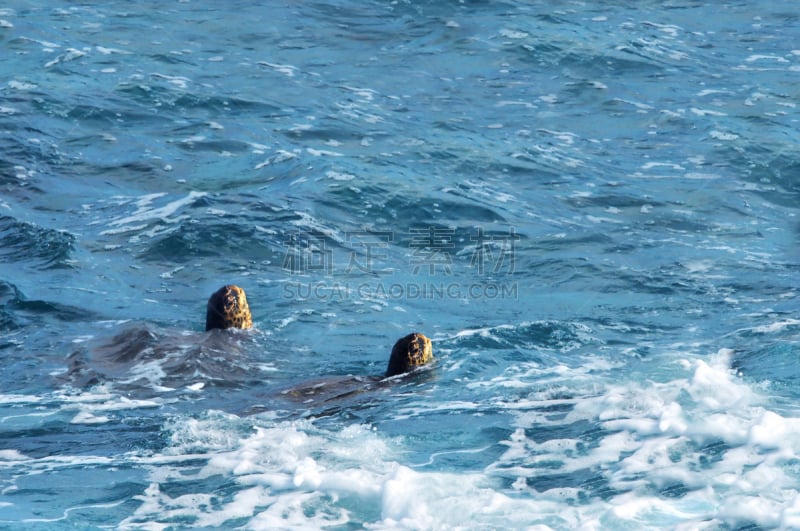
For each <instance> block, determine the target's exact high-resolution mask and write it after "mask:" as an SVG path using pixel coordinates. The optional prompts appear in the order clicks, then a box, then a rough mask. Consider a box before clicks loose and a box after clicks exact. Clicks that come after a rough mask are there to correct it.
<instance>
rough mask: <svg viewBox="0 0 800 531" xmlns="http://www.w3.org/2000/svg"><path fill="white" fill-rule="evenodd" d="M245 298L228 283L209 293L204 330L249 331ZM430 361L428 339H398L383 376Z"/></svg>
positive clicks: (415, 336) (410, 336)
mask: <svg viewBox="0 0 800 531" xmlns="http://www.w3.org/2000/svg"><path fill="white" fill-rule="evenodd" d="M252 326H253V317H252V316H251V315H250V307H249V306H248V305H247V296H246V295H245V293H244V290H243V289H242V288H240V287H239V286H235V285H233V284H228V285H226V286H222V287H221V288H219V289H218V290H217V291H215V292H214V293H212V294H211V297H209V298H208V306H207V307H206V331H209V330H213V329H215V328H222V329H225V328H243V329H247V328H252ZM431 360H433V349H432V347H431V340H430V339H428V338H427V337H425V335H424V334H420V333H419V332H412V333H411V334H408V335H407V336H405V337H401V338H400V339H398V340H397V342H396V343H395V344H394V347H392V353H391V355H390V356H389V366H388V367H387V369H386V377H387V378H388V377H390V376H397V375H398V374H404V373H407V372H409V371H411V370H413V369H415V368H417V367H421V366H423V365H427V364H428V363H430V362H431Z"/></svg>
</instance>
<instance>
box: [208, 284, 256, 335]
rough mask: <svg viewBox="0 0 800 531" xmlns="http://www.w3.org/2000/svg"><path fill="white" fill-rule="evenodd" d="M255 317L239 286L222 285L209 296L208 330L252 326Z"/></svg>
mask: <svg viewBox="0 0 800 531" xmlns="http://www.w3.org/2000/svg"><path fill="white" fill-rule="evenodd" d="M252 326H253V317H252V316H251V315H250V307H249V306H248V305H247V297H246V296H245V294H244V290H243V289H242V288H240V287H239V286H234V285H232V284H231V285H228V286H222V287H221V288H220V289H218V290H217V291H215V292H214V293H213V294H212V295H211V297H209V298H208V307H207V308H206V331H208V330H211V329H213V328H251V327H252Z"/></svg>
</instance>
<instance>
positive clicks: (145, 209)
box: [100, 191, 206, 235]
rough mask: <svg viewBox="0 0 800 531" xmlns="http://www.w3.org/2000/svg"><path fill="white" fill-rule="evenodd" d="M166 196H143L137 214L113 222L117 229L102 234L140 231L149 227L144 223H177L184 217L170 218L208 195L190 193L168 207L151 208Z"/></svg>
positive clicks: (157, 194) (111, 222) (160, 194)
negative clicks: (157, 221)
mask: <svg viewBox="0 0 800 531" xmlns="http://www.w3.org/2000/svg"><path fill="white" fill-rule="evenodd" d="M164 195H166V194H163V193H156V194H149V195H145V196H142V197H141V198H139V200H138V201H136V203H135V204H136V206H137V209H136V212H134V213H133V214H131V215H129V216H123V217H121V218H117V219H113V220H111V221H110V222H109V225H111V226H112V227H117V228H116V229H109V230H105V231H102V232H101V233H100V234H103V235H106V234H115V233H120V232H129V231H138V230H141V229H143V228H145V227H147V226H148V224H147V223H144V224H142V222H150V221H152V220H160V221H163V222H167V223H176V222H178V221H180V220H181V219H183V216H177V217H175V218H170V216H172V215H174V214H175V213H176V212H178V211H179V210H180V209H181V208H182V207H185V206H187V205H191V204H192V203H193V202H194V201H195V200H196V199H197V198H199V197H204V196H205V195H206V193H205V192H194V191H193V192H189V194H188V195H187V196H186V197H184V198H181V199H176V200H174V201H170V202H169V203H167V204H166V205H163V206H160V207H151V206H150V205H151V204H152V203H153V201H154V200H155V199H158V198H160V197H163V196H164ZM134 223H136V225H132V224H134Z"/></svg>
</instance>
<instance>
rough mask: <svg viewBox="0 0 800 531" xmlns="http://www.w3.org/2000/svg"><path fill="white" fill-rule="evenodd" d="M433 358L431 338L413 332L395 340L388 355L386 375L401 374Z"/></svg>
mask: <svg viewBox="0 0 800 531" xmlns="http://www.w3.org/2000/svg"><path fill="white" fill-rule="evenodd" d="M431 360H433V348H432V347H431V340H430V339H428V338H427V337H425V335H424V334H420V333H417V332H414V333H413V334H408V335H407V336H405V337H403V338H400V339H398V340H397V343H395V344H394V348H392V355H391V356H390V357H389V368H388V369H386V376H387V377H389V376H395V375H397V374H403V373H404V372H408V371H410V370H412V369H414V368H416V367H421V366H422V365H426V364H428V363H430V362H431Z"/></svg>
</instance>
